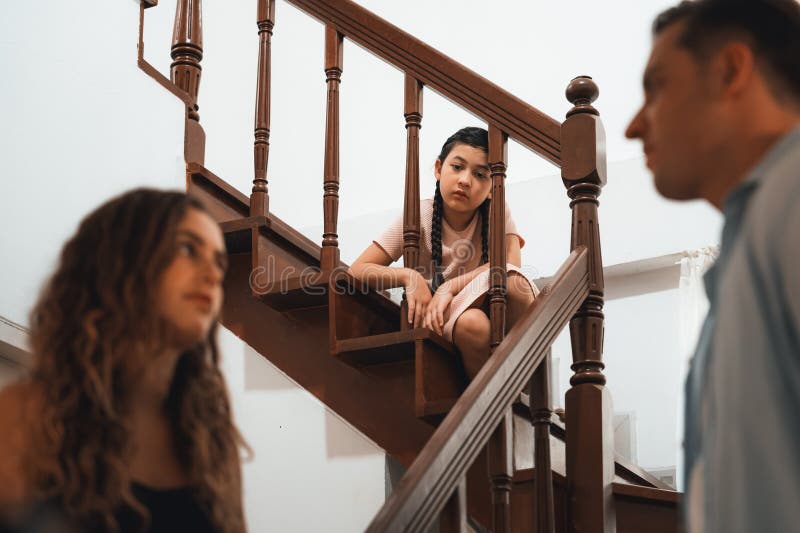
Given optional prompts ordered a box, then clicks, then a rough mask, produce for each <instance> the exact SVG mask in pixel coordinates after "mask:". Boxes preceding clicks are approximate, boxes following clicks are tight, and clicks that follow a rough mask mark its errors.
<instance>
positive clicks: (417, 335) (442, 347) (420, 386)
mask: <svg viewBox="0 0 800 533" xmlns="http://www.w3.org/2000/svg"><path fill="white" fill-rule="evenodd" d="M332 354H333V356H334V357H336V358H338V359H339V360H341V361H344V362H346V363H347V364H349V365H352V366H355V367H360V368H365V367H372V366H377V365H385V364H393V363H398V362H402V361H408V362H411V361H413V364H414V412H415V414H416V415H417V416H418V417H419V418H422V419H423V420H425V421H427V422H430V423H433V424H438V423H439V422H441V420H442V419H443V418H444V417H445V416H446V415H447V413H448V412H449V411H450V409H451V408H452V407H453V405H455V403H456V401H458V398H459V396H460V395H461V393H462V392H463V390H464V389H465V388H466V385H467V378H466V375H465V374H464V372H463V369H462V367H461V362H460V356H459V355H458V352H457V350H456V348H455V346H454V345H453V344H452V343H450V342H448V341H447V340H445V339H444V338H443V337H442V336H440V335H438V334H437V333H435V332H433V331H431V330H429V329H427V328H414V329H408V330H404V331H396V332H390V333H382V334H378V335H369V336H365V337H357V338H352V339H340V340H337V341H336V343H335V345H334V347H333V350H332Z"/></svg>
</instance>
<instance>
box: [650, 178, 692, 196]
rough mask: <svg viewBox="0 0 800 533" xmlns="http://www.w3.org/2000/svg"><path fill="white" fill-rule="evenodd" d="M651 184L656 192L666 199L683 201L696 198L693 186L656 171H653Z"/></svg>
mask: <svg viewBox="0 0 800 533" xmlns="http://www.w3.org/2000/svg"><path fill="white" fill-rule="evenodd" d="M653 184H654V185H655V188H656V191H658V194H660V195H661V196H663V197H664V198H666V199H668V200H676V201H685V200H695V199H696V198H697V193H696V192H695V190H694V188H691V187H688V186H687V185H686V184H684V183H682V182H680V181H678V180H676V179H675V178H670V177H668V176H665V175H663V174H660V173H657V172H653Z"/></svg>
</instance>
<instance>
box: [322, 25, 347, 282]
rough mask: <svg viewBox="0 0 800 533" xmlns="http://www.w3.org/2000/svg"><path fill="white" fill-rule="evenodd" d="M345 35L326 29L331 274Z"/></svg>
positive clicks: (325, 262)
mask: <svg viewBox="0 0 800 533" xmlns="http://www.w3.org/2000/svg"><path fill="white" fill-rule="evenodd" d="M342 40H343V37H342V34H341V33H339V32H338V31H336V28H334V27H333V26H330V25H328V26H325V78H326V80H327V84H328V107H327V115H326V119H325V170H324V174H325V177H324V182H323V189H324V195H323V199H322V208H323V211H324V229H323V233H322V256H321V259H320V266H321V267H322V270H323V271H326V272H330V271H331V270H333V269H334V268H336V266H337V265H338V264H339V239H338V237H339V236H338V235H337V234H336V223H337V221H338V218H339V84H340V83H341V79H342Z"/></svg>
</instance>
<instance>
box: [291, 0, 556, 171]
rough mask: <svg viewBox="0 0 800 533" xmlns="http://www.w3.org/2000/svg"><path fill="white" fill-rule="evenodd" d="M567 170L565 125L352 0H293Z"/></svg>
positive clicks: (316, 16)
mask: <svg viewBox="0 0 800 533" xmlns="http://www.w3.org/2000/svg"><path fill="white" fill-rule="evenodd" d="M288 2H289V3H290V4H293V5H295V6H297V7H298V8H299V9H301V10H303V11H305V12H306V13H308V14H309V15H311V16H313V17H315V18H317V19H319V20H320V21H322V23H323V24H325V25H333V26H334V27H336V29H337V30H338V31H339V32H340V33H342V34H343V35H344V36H345V37H347V38H348V39H351V40H352V41H353V42H356V43H358V44H360V45H361V46H363V47H364V48H366V49H367V50H369V51H370V52H372V53H373V54H375V55H377V56H379V57H381V58H382V59H383V60H385V61H386V62H388V63H389V64H391V65H394V66H395V67H397V68H399V69H400V70H402V71H403V72H405V73H406V74H407V75H410V76H413V77H414V78H415V79H417V80H419V81H420V82H422V83H423V84H425V85H427V86H428V87H430V88H431V89H434V90H435V91H436V92H438V93H439V94H441V95H442V96H444V97H445V98H448V99H449V100H452V101H453V102H455V103H456V104H458V105H460V106H463V107H464V108H465V109H467V110H468V111H470V112H472V113H474V114H475V115H477V116H479V117H480V118H482V119H483V120H485V121H486V122H487V123H489V124H495V125H497V126H498V127H499V128H500V129H501V130H502V131H504V132H505V133H506V134H508V135H509V136H510V137H512V138H513V139H515V140H517V141H518V142H520V143H521V144H522V145H524V146H526V147H528V148H530V149H531V150H533V151H534V152H536V153H537V154H539V155H540V156H542V157H544V158H545V159H547V160H549V161H550V162H552V163H553V164H555V165H558V166H561V123H560V122H559V121H557V120H555V119H553V118H551V117H549V116H547V115H546V114H544V113H542V112H541V111H539V110H538V109H536V108H535V107H533V106H531V105H530V104H528V103H526V102H524V101H523V100H521V99H519V98H517V97H516V96H514V95H513V94H511V93H509V92H508V91H506V90H504V89H502V88H501V87H498V86H497V85H495V84H494V83H492V82H490V81H489V80H487V79H486V78H484V77H483V76H480V75H479V74H477V73H475V72H474V71H472V70H470V69H468V68H467V67H465V66H463V65H461V64H460V63H458V62H457V61H455V60H453V59H451V58H449V57H447V56H446V55H445V54H443V53H441V52H439V51H438V50H436V49H435V48H433V47H431V46H429V45H427V44H425V43H424V42H422V41H420V40H419V39H417V38H415V37H413V36H412V35H410V34H408V33H406V32H404V31H403V30H401V29H400V28H398V27H397V26H394V25H393V24H390V23H389V22H387V21H386V20H384V19H382V18H380V17H378V16H377V15H375V14H374V13H372V12H370V11H368V10H367V9H364V8H363V7H361V6H359V5H358V4H356V3H355V2H352V1H351V0H288Z"/></svg>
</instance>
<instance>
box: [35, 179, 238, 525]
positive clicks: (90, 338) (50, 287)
mask: <svg viewBox="0 0 800 533" xmlns="http://www.w3.org/2000/svg"><path fill="white" fill-rule="evenodd" d="M189 209H198V210H201V211H204V212H205V211H206V209H205V207H204V206H203V205H202V204H201V203H200V202H199V201H198V200H196V199H193V198H191V197H189V196H187V195H185V194H183V193H178V192H164V191H157V190H153V189H137V190H133V191H130V192H128V193H125V194H123V195H121V196H119V197H117V198H114V199H112V200H110V201H108V202H107V203H105V204H103V205H102V206H100V207H99V208H97V209H96V210H95V211H94V212H92V213H91V214H89V215H88V216H87V217H86V218H85V219H84V220H83V221H82V222H81V224H80V226H79V228H78V231H77V232H76V234H75V235H74V236H73V237H72V238H71V239H70V240H69V241H68V242H67V243H66V245H65V246H64V249H63V251H62V252H61V257H60V260H59V262H58V266H57V268H56V270H55V273H54V274H53V276H52V277H51V278H50V280H49V281H48V282H47V284H46V286H45V287H44V289H43V291H42V293H41V295H40V297H39V300H38V302H37V303H36V305H35V307H34V309H33V311H32V313H31V326H32V331H31V348H32V352H33V353H34V362H33V367H32V369H31V374H30V380H31V384H32V386H33V388H34V390H36V393H37V408H38V411H39V412H38V414H39V416H40V418H39V420H36V421H35V424H32V428H31V435H30V446H29V447H28V450H27V455H28V457H27V461H26V464H25V468H26V474H27V478H28V481H29V483H30V486H31V488H32V490H33V492H34V496H35V497H36V499H37V500H39V501H48V502H52V503H53V504H55V505H57V506H58V507H59V508H60V509H61V510H63V512H64V513H65V514H66V515H67V517H68V518H69V519H70V520H71V521H74V522H75V523H76V524H78V525H79V526H80V527H83V528H85V529H87V530H101V531H118V530H119V527H118V524H117V522H116V519H115V513H118V512H119V511H120V509H125V508H128V509H131V510H133V511H134V512H135V513H136V514H138V515H139V516H140V517H141V524H142V529H145V528H146V527H147V524H148V523H149V514H148V512H147V509H145V508H144V507H143V506H142V505H141V504H140V503H139V502H138V501H137V499H136V497H135V496H134V495H133V493H132V490H131V482H132V479H131V476H130V473H129V470H128V467H127V465H128V459H129V457H130V454H131V451H132V450H131V446H130V444H129V443H130V442H131V439H130V431H131V428H130V426H129V418H128V415H129V413H130V408H131V401H132V397H131V393H132V389H131V384H132V383H133V382H134V380H135V378H136V376H137V375H138V373H140V372H141V371H142V370H143V369H144V368H145V366H146V364H147V362H148V357H151V356H152V354H153V353H154V352H155V351H156V350H157V349H158V348H159V346H161V345H162V342H163V341H162V339H163V338H164V336H163V335H164V326H163V324H161V323H160V322H161V319H159V317H158V316H157V313H154V312H153V310H154V302H155V293H156V290H155V288H156V287H157V283H158V281H159V279H160V276H161V274H162V273H163V272H164V270H165V268H166V267H167V266H168V265H169V263H170V261H171V260H172V258H173V257H174V255H175V253H176V252H175V250H176V242H175V240H176V234H177V227H178V224H179V223H180V221H181V220H182V219H183V217H184V215H185V214H186V212H187V211H188V210H189ZM215 333H216V326H215V327H212V328H211V331H210V332H209V335H208V337H207V338H206V339H205V340H204V341H202V342H201V343H199V344H197V345H196V346H193V347H191V348H190V349H188V350H186V351H185V352H184V353H182V354H181V355H180V357H179V359H178V362H177V365H176V368H175V376H174V378H173V382H172V384H171V388H170V390H169V393H168V395H167V400H166V402H165V405H164V409H165V413H166V415H167V416H168V418H169V420H170V423H171V427H172V430H173V437H174V442H175V443H176V452H177V454H178V458H179V460H180V462H181V463H182V466H183V467H184V469H185V470H186V472H188V474H189V477H190V483H191V488H192V491H193V494H194V496H195V498H196V500H197V502H198V503H199V505H200V506H201V507H202V508H203V509H204V510H205V511H206V512H207V514H208V518H209V519H210V521H211V522H212V523H213V524H214V525H215V526H216V530H217V531H220V532H226V533H227V532H231V533H240V532H243V531H244V530H245V524H244V516H243V511H242V489H241V470H240V455H239V452H240V449H242V448H246V444H245V443H244V441H243V439H242V437H241V435H240V434H239V432H238V430H237V429H236V427H235V426H234V424H233V420H232V415H231V409H230V403H229V398H228V391H227V389H226V386H225V380H224V378H223V376H222V373H221V371H220V369H219V359H218V349H217V343H216V336H215Z"/></svg>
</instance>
